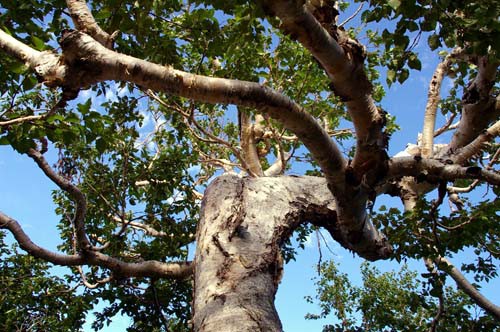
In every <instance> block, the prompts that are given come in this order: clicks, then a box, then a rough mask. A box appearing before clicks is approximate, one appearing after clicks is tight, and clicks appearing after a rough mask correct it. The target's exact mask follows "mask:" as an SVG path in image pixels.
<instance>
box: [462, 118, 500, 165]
mask: <svg viewBox="0 0 500 332" xmlns="http://www.w3.org/2000/svg"><path fill="white" fill-rule="evenodd" d="M497 136H500V120H499V121H497V122H496V123H495V124H493V125H492V126H491V127H489V128H488V129H487V130H485V131H484V132H483V133H482V134H481V135H479V136H478V137H477V138H476V139H475V140H473V141H472V142H470V143H469V144H468V145H466V146H464V147H463V148H462V149H461V150H460V152H459V153H458V154H456V155H455V156H453V160H454V161H455V162H456V163H457V164H463V163H465V162H467V161H468V160H469V159H470V158H472V157H473V156H475V155H477V154H479V153H480V152H481V151H482V150H483V149H484V147H485V144H487V143H488V142H490V141H492V140H493V139H494V138H495V137H497Z"/></svg>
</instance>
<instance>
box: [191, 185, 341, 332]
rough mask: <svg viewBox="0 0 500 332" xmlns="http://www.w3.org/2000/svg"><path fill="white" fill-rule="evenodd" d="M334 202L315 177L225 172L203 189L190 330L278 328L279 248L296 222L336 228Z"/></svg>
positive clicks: (276, 329)
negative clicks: (252, 175) (191, 328)
mask: <svg viewBox="0 0 500 332" xmlns="http://www.w3.org/2000/svg"><path fill="white" fill-rule="evenodd" d="M335 220H336V213H335V205H334V200H333V197H332V195H331V193H330V192H329V190H328V188H327V186H326V182H325V180H324V179H322V178H315V177H285V176H284V177H274V178H265V177H262V178H240V177H238V176H231V175H225V176H221V177H219V178H218V179H217V180H215V181H214V182H213V183H212V184H211V185H210V186H209V188H207V190H206V192H205V198H204V200H203V205H202V212H201V221H200V224H199V226H198V234H197V250H196V259H195V280H194V285H195V287H194V289H195V291H194V292H195V293H194V304H193V324H194V330H195V331H203V332H206V331H217V332H220V331H234V330H235V326H237V327H238V328H237V330H238V331H248V332H250V331H252V332H254V331H281V324H280V321H279V318H278V315H277V313H276V309H275V307H274V296H275V293H276V289H277V287H278V283H279V281H280V278H281V273H282V268H283V267H282V262H281V258H280V249H279V248H280V244H281V243H282V242H283V240H284V239H286V238H287V237H288V236H289V235H290V234H291V233H292V232H293V230H294V229H295V228H296V227H297V226H298V225H299V224H300V223H302V222H306V221H310V222H314V223H316V224H329V225H331V227H330V228H331V230H332V231H333V232H334V236H335V232H337V231H338V229H336V227H335Z"/></svg>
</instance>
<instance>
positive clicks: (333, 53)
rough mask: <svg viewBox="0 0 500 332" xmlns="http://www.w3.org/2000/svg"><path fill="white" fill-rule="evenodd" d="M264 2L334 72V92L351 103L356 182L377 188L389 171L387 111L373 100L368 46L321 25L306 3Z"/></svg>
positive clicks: (289, 0)
mask: <svg viewBox="0 0 500 332" xmlns="http://www.w3.org/2000/svg"><path fill="white" fill-rule="evenodd" d="M263 2H264V6H265V8H266V9H267V10H268V11H269V12H271V13H272V14H273V15H276V16H278V17H279V18H280V20H281V25H280V29H281V30H283V31H284V32H285V33H287V34H289V35H290V36H291V37H292V38H294V39H295V38H296V39H297V40H298V41H299V42H300V43H301V44H302V45H303V46H304V47H306V48H307V49H308V50H309V51H310V52H311V54H312V55H313V56H314V57H315V58H316V60H318V62H319V63H320V64H321V66H322V67H323V68H324V70H325V71H326V73H327V74H328V77H329V78H330V80H331V82H332V86H331V88H332V90H333V91H334V93H335V94H336V95H337V96H339V97H340V98H341V100H342V101H344V102H345V104H346V106H347V110H348V112H349V115H350V117H351V118H352V121H353V124H354V127H355V131H356V139H357V142H356V152H355V156H354V159H353V161H352V164H351V165H352V169H353V172H352V173H353V175H354V178H355V179H356V181H357V182H360V181H361V179H362V178H363V177H364V178H365V179H364V181H365V182H366V181H367V180H368V182H369V184H370V185H373V184H375V183H376V182H377V180H378V179H377V177H378V175H379V174H380V173H382V174H383V173H385V166H386V164H385V162H386V160H387V154H386V151H385V149H386V146H385V142H386V139H385V137H384V134H383V131H382V129H383V127H384V125H385V121H386V120H385V112H383V111H382V110H381V109H379V108H378V107H377V106H376V105H375V102H374V100H373V98H372V96H371V93H372V85H371V83H370V82H369V81H368V78H367V76H366V73H365V71H364V66H363V63H364V59H365V56H366V54H365V49H364V46H362V45H361V44H360V43H359V42H357V41H356V40H354V39H351V38H350V37H349V36H348V34H347V33H346V32H345V31H343V30H342V29H338V28H337V27H336V25H334V24H332V23H333V22H320V21H318V20H317V19H316V18H315V17H314V16H313V14H312V13H311V12H310V11H309V10H308V9H307V6H304V1H296V0H278V1H276V0H272V1H271V0H267V1H263ZM321 3H322V2H321ZM325 3H326V2H325ZM325 6H327V4H325ZM321 9H323V8H321ZM324 27H328V30H327V29H325V28H324Z"/></svg>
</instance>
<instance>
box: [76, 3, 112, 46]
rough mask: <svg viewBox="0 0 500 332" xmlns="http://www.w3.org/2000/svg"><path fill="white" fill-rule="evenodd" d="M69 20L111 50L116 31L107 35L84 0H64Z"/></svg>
mask: <svg viewBox="0 0 500 332" xmlns="http://www.w3.org/2000/svg"><path fill="white" fill-rule="evenodd" d="M66 4H67V6H68V9H69V12H70V15H71V19H72V20H73V23H74V24H75V27H76V28H77V29H78V30H80V31H83V32H86V33H88V34H89V35H90V36H92V37H93V38H94V39H95V40H97V41H98V42H99V43H101V44H102V45H103V46H105V47H107V48H110V49H111V48H113V43H114V41H115V38H116V36H117V35H118V31H115V32H114V33H113V34H112V35H109V34H108V33H106V32H105V31H104V30H102V29H101V27H100V26H99V25H98V24H97V22H96V21H95V19H94V16H93V15H92V13H91V11H90V9H89V7H88V6H87V3H86V1H85V0H66Z"/></svg>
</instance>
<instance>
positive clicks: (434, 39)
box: [427, 34, 441, 51]
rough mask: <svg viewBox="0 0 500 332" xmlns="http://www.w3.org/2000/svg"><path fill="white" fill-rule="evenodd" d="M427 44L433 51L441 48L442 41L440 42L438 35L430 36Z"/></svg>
mask: <svg viewBox="0 0 500 332" xmlns="http://www.w3.org/2000/svg"><path fill="white" fill-rule="evenodd" d="M427 43H428V44H429V47H430V48H431V50H433V51H434V50H435V49H436V48H438V47H439V46H441V41H440V40H439V36H438V35H436V34H432V35H430V36H429V39H427Z"/></svg>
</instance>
